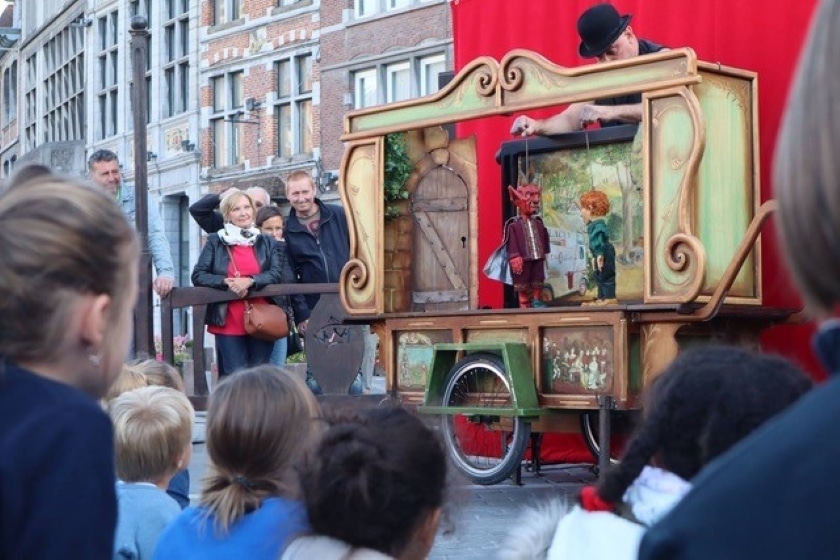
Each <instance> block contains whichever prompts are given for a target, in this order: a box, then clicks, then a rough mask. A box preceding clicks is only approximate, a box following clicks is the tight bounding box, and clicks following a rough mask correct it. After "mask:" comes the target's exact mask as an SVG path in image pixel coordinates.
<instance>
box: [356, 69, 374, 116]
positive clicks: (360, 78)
mask: <svg viewBox="0 0 840 560" xmlns="http://www.w3.org/2000/svg"><path fill="white" fill-rule="evenodd" d="M353 93H354V97H353V102H354V104H355V107H356V109H361V108H363V107H370V106H372V105H378V104H379V100H378V95H379V86H378V84H377V80H376V68H370V69H367V70H360V71H358V72H354V73H353Z"/></svg>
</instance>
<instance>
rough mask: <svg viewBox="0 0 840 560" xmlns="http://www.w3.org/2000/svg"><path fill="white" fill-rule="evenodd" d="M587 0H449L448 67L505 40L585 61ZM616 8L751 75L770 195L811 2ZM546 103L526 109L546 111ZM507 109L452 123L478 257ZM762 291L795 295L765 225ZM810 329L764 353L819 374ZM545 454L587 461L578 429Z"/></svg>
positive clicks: (491, 226)
mask: <svg viewBox="0 0 840 560" xmlns="http://www.w3.org/2000/svg"><path fill="white" fill-rule="evenodd" d="M595 3H597V2H596V1H593V0H588V1H583V0H563V1H557V0H520V1H513V0H450V6H451V9H452V19H453V30H454V38H455V67H456V68H455V69H456V70H458V69H460V68H462V67H463V66H464V65H465V64H466V63H467V62H469V61H470V60H472V59H474V58H476V57H477V56H482V55H488V56H492V57H493V58H495V59H497V60H499V59H501V58H502V56H503V55H504V54H505V53H507V52H508V51H510V50H511V49H514V48H525V49H530V50H534V51H537V52H539V53H541V54H542V55H543V56H545V57H546V58H548V59H549V60H552V61H553V62H555V63H557V64H561V65H564V66H577V65H580V64H586V63H590V62H592V61H591V60H583V59H581V58H580V57H579V56H578V54H577V47H578V43H579V39H578V36H577V32H576V26H575V25H576V22H577V18H578V16H579V15H580V14H581V13H582V12H583V11H584V10H585V9H586V8H588V7H589V6H591V5H593V4H595ZM613 4H614V5H615V6H616V8H617V9H618V10H619V11H620V12H621V13H622V14H624V13H630V14H633V19H632V21H631V25H632V27H633V30H634V31H635V32H636V35H637V36H638V37H641V38H645V39H649V40H651V41H654V42H657V43H660V44H663V45H665V46H669V47H675V48H676V47H685V46H687V47H691V48H693V49H694V50H695V52H696V53H697V56H698V58H700V60H705V61H709V62H719V63H721V64H723V65H726V66H732V67H736V68H744V69H747V70H753V71H755V72H757V73H758V76H759V77H758V92H759V133H760V166H761V191H762V199H767V198H770V197H771V196H772V194H771V193H772V185H771V161H772V155H773V148H774V146H775V143H776V134H777V132H778V129H779V124H780V120H781V117H782V113H783V110H784V106H785V102H786V98H787V91H788V87H789V85H790V82H791V79H792V76H793V73H794V69H795V66H796V63H797V61H798V58H799V52H800V49H801V46H802V42H803V38H804V36H805V34H806V33H807V30H808V26H809V22H810V19H811V13H812V12H813V9H814V6H815V5H816V0H777V1H776V2H773V3H769V4H762V3H757V2H746V1H737V0H736V1H732V0H644V1H642V0H616V1H615V2H613ZM554 112H556V110H555V111H543V112H535V113H533V115H532V116H540V117H541V116H546V115H550V114H553V113H554ZM512 119H513V117H509V118H506V117H493V118H488V119H483V120H476V121H470V122H465V123H461V124H460V125H459V127H458V135H459V136H461V137H465V136H470V135H472V134H475V135H476V139H477V147H478V163H479V165H478V182H479V189H480V191H479V197H478V200H479V205H480V208H479V216H480V218H479V231H480V232H481V234H480V236H479V262H480V263H483V262H484V261H485V260H486V258H487V257H488V255H489V254H490V252H491V251H492V250H493V249H494V248H495V247H496V246H497V245H498V243H499V242H500V240H501V237H502V235H501V215H502V200H501V199H500V197H499V193H500V192H501V185H499V181H500V170H499V166H498V164H497V163H496V161H495V157H494V156H495V153H496V151H497V150H498V148H499V144H500V143H501V142H503V141H505V140H509V139H510V136H509V134H508V131H509V129H510V125H511V122H512ZM765 232H766V234H765V235H763V236H762V244H763V265H764V268H763V289H764V301H765V303H766V304H768V305H787V306H798V305H799V300H798V299H797V298H796V296H795V295H794V293H793V288H792V287H791V283H790V281H789V279H788V277H787V274H786V273H785V271H784V270H783V268H782V263H781V260H780V258H779V255H778V250H777V243H776V241H775V238H774V235H775V234H774V232H773V230H772V228H770V229H767V228H765ZM501 302H502V289H501V285H500V284H498V283H496V282H493V281H490V280H487V279H484V278H482V279H481V281H480V283H479V303H480V305H489V306H491V307H499V306H501ZM811 332H812V330H811V328H810V327H789V326H784V327H776V328H773V329H770V330H769V331H767V333H766V334H765V335H764V339H763V344H764V347H765V348H766V349H767V350H769V351H774V352H778V353H780V354H784V355H786V356H788V357H791V358H793V359H795V360H797V361H798V362H799V363H801V364H802V365H803V366H804V367H806V368H807V369H808V370H809V371H811V373H812V374H813V375H814V376H815V377H821V376H822V375H823V372H822V371H821V369H820V368H819V366H818V365H817V364H816V361H815V360H814V358H813V355H812V354H811V351H810V344H809V342H808V341H809V338H810V335H811ZM542 455H543V459H544V460H546V461H547V462H576V461H589V460H591V456H590V455H589V454H588V453H587V452H586V449H585V448H584V447H583V442H582V440H581V439H580V437H579V436H576V435H572V434H546V438H545V440H544V442H543V453H542Z"/></svg>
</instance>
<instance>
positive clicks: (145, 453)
mask: <svg viewBox="0 0 840 560" xmlns="http://www.w3.org/2000/svg"><path fill="white" fill-rule="evenodd" d="M109 412H110V415H111V420H112V422H113V424H114V448H115V455H116V472H117V478H118V481H117V502H118V503H117V506H118V518H117V534H116V538H115V540H114V558H115V559H116V558H131V559H134V560H142V559H143V558H152V554H153V552H154V548H155V545H156V544H157V540H158V537H159V536H160V533H161V531H163V529H164V527H166V525H167V524H168V523H169V522H170V521H171V520H172V519H174V518H175V517H176V516H177V515H178V514H179V513H180V512H181V508H180V506H179V505H178V503H177V502H176V501H175V500H174V499H172V498H171V497H170V496H168V495H167V494H166V488H167V485H168V484H169V481H170V479H171V478H172V477H173V476H174V475H175V473H177V472H178V471H179V470H181V469H183V468H186V466H187V464H188V463H189V461H190V457H191V455H192V424H193V417H194V415H195V413H194V410H193V407H192V405H191V404H190V401H189V399H187V397H186V396H185V395H184V394H183V393H181V392H179V391H176V390H175V389H171V388H169V387H141V388H139V389H135V390H133V391H128V392H127V393H123V394H122V395H120V396H119V397H117V398H116V399H114V400H113V401H112V402H111V403H110V405H109Z"/></svg>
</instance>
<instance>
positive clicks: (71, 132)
mask: <svg viewBox="0 0 840 560" xmlns="http://www.w3.org/2000/svg"><path fill="white" fill-rule="evenodd" d="M43 52H44V57H45V67H44V75H45V78H44V81H43V83H44V90H43V91H44V96H45V97H44V115H43V118H42V121H43V124H44V128H43V135H44V136H43V141H44V142H66V141H70V140H82V139H84V129H85V99H84V80H85V67H84V55H83V54H82V53H83V52H84V30H83V29H81V28H78V27H67V28H65V29H62V30H61V31H60V32H58V33H57V34H56V35H54V36H53V37H52V38H51V39H50V40H49V41H47V43H46V44H45V45H44V46H43Z"/></svg>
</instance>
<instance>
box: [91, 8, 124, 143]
mask: <svg viewBox="0 0 840 560" xmlns="http://www.w3.org/2000/svg"><path fill="white" fill-rule="evenodd" d="M117 22H118V19H117V11H113V12H111V13H109V14H106V15H104V16H102V17H100V18H99V20H98V31H99V33H98V35H99V52H98V53H97V61H98V65H97V66H98V68H99V72H98V75H99V83H98V84H97V86H98V88H97V93H96V113H97V119H96V122H97V126H96V139H97V140H102V139H103V138H108V137H109V136H114V135H115V134H116V133H117V122H118V121H119V119H118V118H117V117H118V115H117V104H118V101H119V96H118V95H119V88H118V86H117V73H118V68H119V65H118V56H119V47H118V36H117V31H118V26H117Z"/></svg>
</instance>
